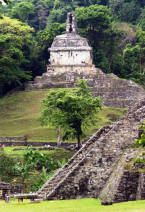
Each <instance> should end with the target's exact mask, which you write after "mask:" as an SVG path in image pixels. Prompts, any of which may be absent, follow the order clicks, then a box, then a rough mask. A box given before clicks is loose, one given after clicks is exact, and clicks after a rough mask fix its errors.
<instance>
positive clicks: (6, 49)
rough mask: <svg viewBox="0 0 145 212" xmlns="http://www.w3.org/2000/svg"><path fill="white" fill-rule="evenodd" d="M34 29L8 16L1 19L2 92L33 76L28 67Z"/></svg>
mask: <svg viewBox="0 0 145 212" xmlns="http://www.w3.org/2000/svg"><path fill="white" fill-rule="evenodd" d="M31 32H33V29H32V28H30V27H29V26H27V25H24V24H22V23H21V22H19V21H17V20H12V19H10V18H8V17H3V18H2V19H0V94H3V93H5V92H6V91H8V90H9V89H12V88H14V87H15V86H17V85H21V83H22V82H24V81H25V80H28V79H30V78H31V72H30V70H29V69H26V65H27V64H28V63H29V62H30V61H29V57H30V54H31V49H33V48H32V45H33V38H32V35H31Z"/></svg>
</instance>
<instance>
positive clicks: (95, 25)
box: [0, 0, 145, 95]
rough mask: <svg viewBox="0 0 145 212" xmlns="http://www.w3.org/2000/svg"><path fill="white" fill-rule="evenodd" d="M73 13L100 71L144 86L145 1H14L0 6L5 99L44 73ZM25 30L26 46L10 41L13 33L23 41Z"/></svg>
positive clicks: (2, 91) (2, 86) (3, 91)
mask: <svg viewBox="0 0 145 212" xmlns="http://www.w3.org/2000/svg"><path fill="white" fill-rule="evenodd" d="M6 2H7V0H6ZM69 11H75V13H76V16H77V18H78V26H79V32H80V34H81V35H82V36H84V37H87V38H88V40H89V42H90V45H91V46H92V47H93V60H94V64H95V65H96V66H97V67H100V68H101V69H103V71H104V72H106V73H111V72H112V73H114V74H116V75H118V76H119V77H121V78H126V79H132V80H134V81H136V82H137V83H139V84H141V85H144V86H145V71H144V69H145V63H144V58H145V57H144V54H145V50H144V49H145V47H144V39H145V31H144V30H145V24H144V23H145V1H144V0H85V1H81V0H65V1H64V0H54V1H52V0H29V1H28V0H23V1H21V0H11V1H10V3H8V4H7V5H1V4H0V14H1V18H2V15H5V17H4V18H3V19H4V20H2V19H1V21H0V28H1V32H0V33H1V34H2V35H1V39H0V42H1V43H0V46H2V47H1V49H0V60H2V62H1V64H0V68H1V70H0V75H2V76H0V79H1V81H3V83H2V85H1V83H0V94H1V95H2V94H4V93H6V92H7V91H8V90H11V89H12V88H15V87H16V86H18V84H21V83H23V82H24V81H25V80H29V79H30V78H31V77H32V78H33V77H34V76H36V75H40V74H42V73H43V72H44V71H45V67H46V64H47V61H48V58H49V53H48V50H47V49H48V48H49V47H50V45H51V43H52V41H53V38H54V37H55V36H56V35H58V34H62V33H64V32H65V21H66V14H67V12H69ZM6 16H8V17H9V19H8V18H7V17H6ZM6 19H7V20H9V24H5V30H6V31H5V32H4V35H3V32H2V29H3V22H5V20H6ZM15 19H17V20H19V22H18V21H16V20H15ZM14 23H16V26H17V27H16V28H15V27H13V25H14ZM22 26H23V28H24V26H25V29H27V32H26V31H25V30H24V31H25V33H24V38H25V39H21V43H20V41H18V43H17V42H15V41H14V40H13V39H11V38H10V37H9V38H8V36H10V35H9V34H10V33H11V35H12V36H13V35H14V38H15V37H16V35H17V38H15V39H18V40H19V36H20V33H18V31H20V30H21V28H22ZM12 28H13V30H12ZM19 28H20V29H19ZM32 28H33V29H32ZM10 29H11V30H12V31H13V32H10ZM32 31H33V32H32ZM7 32H8V35H7ZM30 34H31V35H30ZM6 37H7V38H6ZM11 48H13V51H14V49H15V54H16V56H15V55H12V53H11V51H12V50H11V51H10V53H8V52H9V49H11ZM5 52H6V57H5ZM16 52H17V53H16ZM3 60H5V61H4V62H3ZM6 60H7V61H6ZM7 72H8V73H7ZM7 76H8V77H7Z"/></svg>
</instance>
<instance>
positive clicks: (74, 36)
mask: <svg viewBox="0 0 145 212" xmlns="http://www.w3.org/2000/svg"><path fill="white" fill-rule="evenodd" d="M91 50H92V49H91V47H90V46H89V44H88V42H87V39H86V38H82V37H80V36H79V35H78V28H77V21H76V17H75V15H74V14H73V13H68V14H67V23H66V34H63V35H59V36H56V38H55V39H54V41H53V43H52V46H51V48H49V51H50V64H51V68H52V69H54V70H55V71H75V70H83V71H85V70H87V69H88V67H91V66H92V56H91ZM48 70H49V68H48Z"/></svg>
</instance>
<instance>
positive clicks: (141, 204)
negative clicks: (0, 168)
mask: <svg viewBox="0 0 145 212" xmlns="http://www.w3.org/2000/svg"><path fill="white" fill-rule="evenodd" d="M0 211H2V212H26V211H27V212H40V211H41V212H47V211H48V212H49V211H50V212H145V201H133V202H124V203H119V204H113V205H112V206H101V203H100V201H99V200H96V199H80V200H61V201H45V202H41V203H36V204H30V203H29V202H28V201H25V202H24V203H17V202H16V201H13V202H10V203H4V201H0Z"/></svg>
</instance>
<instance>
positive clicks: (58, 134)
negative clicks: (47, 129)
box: [57, 127, 61, 146]
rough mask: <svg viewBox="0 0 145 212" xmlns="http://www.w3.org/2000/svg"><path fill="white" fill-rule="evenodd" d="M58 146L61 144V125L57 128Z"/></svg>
mask: <svg viewBox="0 0 145 212" xmlns="http://www.w3.org/2000/svg"><path fill="white" fill-rule="evenodd" d="M57 146H61V137H60V127H58V128H57Z"/></svg>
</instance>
